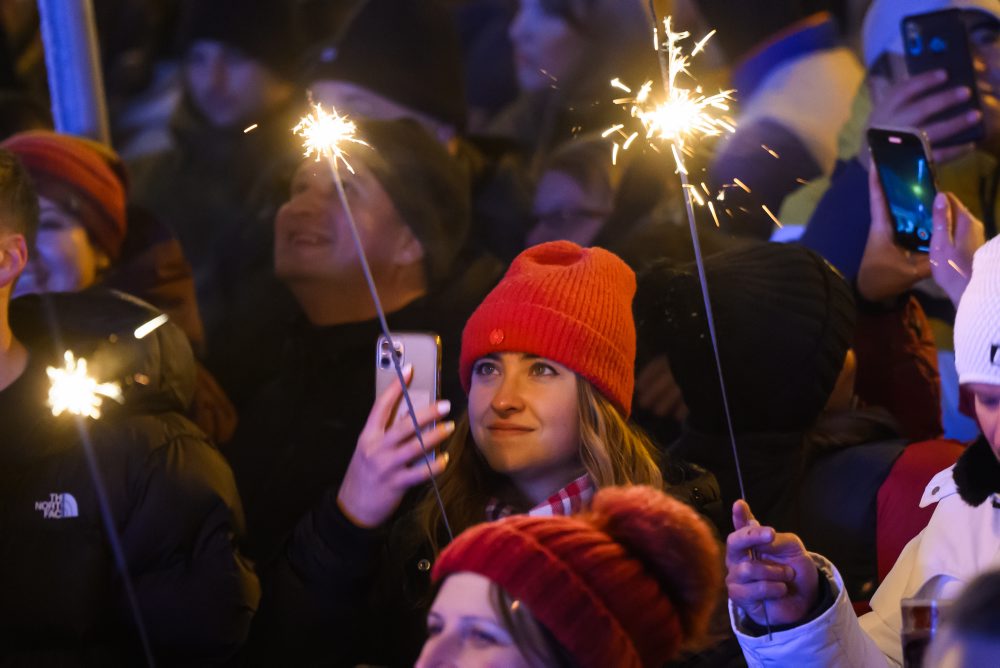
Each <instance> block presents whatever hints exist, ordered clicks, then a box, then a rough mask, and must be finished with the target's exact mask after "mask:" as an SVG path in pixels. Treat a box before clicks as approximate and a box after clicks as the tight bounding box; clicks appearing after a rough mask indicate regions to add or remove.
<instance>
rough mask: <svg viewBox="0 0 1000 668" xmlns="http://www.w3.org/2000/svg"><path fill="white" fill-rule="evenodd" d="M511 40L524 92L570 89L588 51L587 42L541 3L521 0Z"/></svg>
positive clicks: (519, 82)
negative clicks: (556, 88)
mask: <svg viewBox="0 0 1000 668" xmlns="http://www.w3.org/2000/svg"><path fill="white" fill-rule="evenodd" d="M510 39H511V41H512V42H513V44H514V66H515V69H516V71H517V81H518V84H519V85H520V87H521V89H522V90H525V91H537V90H543V89H545V88H549V87H552V86H556V87H562V88H566V87H568V86H569V85H570V82H571V80H572V79H573V77H574V76H575V75H576V74H577V72H578V69H579V66H580V64H581V63H582V61H583V60H584V58H585V56H586V54H587V51H588V41H587V39H586V38H585V37H584V36H583V35H582V34H581V33H580V32H579V31H578V30H577V29H576V28H574V27H573V26H572V25H571V24H570V23H569V21H568V20H567V19H566V18H564V17H561V16H558V15H556V14H553V13H550V12H549V11H548V10H546V9H545V7H544V6H543V5H542V2H541V0H520V2H519V4H518V11H517V14H516V15H515V16H514V21H513V22H512V23H511V25H510Z"/></svg>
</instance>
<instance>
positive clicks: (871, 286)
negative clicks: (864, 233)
mask: <svg viewBox="0 0 1000 668" xmlns="http://www.w3.org/2000/svg"><path fill="white" fill-rule="evenodd" d="M868 194H869V196H870V198H871V221H872V222H871V227H869V228H868V241H867V242H866V243H865V253H864V255H863V256H862V258H861V267H860V268H859V269H858V292H860V293H861V296H862V297H864V298H865V299H867V300H868V301H871V302H880V301H884V300H886V299H893V298H896V297H898V296H900V295H901V294H903V293H904V292H906V291H907V290H909V289H910V288H912V287H913V286H914V285H915V284H916V283H917V282H919V281H921V280H923V279H925V278H927V277H928V276H930V275H931V263H930V259H929V258H928V257H927V255H925V254H923V253H911V252H909V251H907V250H906V249H904V248H901V247H900V246H898V245H897V244H896V242H895V235H894V233H893V227H894V225H893V222H892V216H891V214H890V213H889V206H888V204H887V203H886V201H885V195H884V194H883V193H882V187H881V185H879V180H878V171H877V170H876V169H875V166H874V165H871V166H870V168H869V170H868Z"/></svg>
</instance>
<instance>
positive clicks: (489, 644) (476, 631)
mask: <svg viewBox="0 0 1000 668" xmlns="http://www.w3.org/2000/svg"><path fill="white" fill-rule="evenodd" d="M416 665H417V668H437V667H439V666H477V667H478V668H534V667H533V666H532V664H531V663H529V662H528V661H527V660H526V659H525V658H524V657H523V656H522V655H521V652H520V650H518V648H517V645H516V644H514V640H513V638H512V637H511V634H510V632H509V631H508V630H507V629H506V627H505V626H504V624H503V622H502V620H501V619H500V616H499V615H498V614H497V612H496V610H494V609H493V605H492V603H491V583H490V581H489V580H488V579H486V578H485V577H483V576H482V575H477V574H475V573H457V574H455V575H452V576H450V577H449V578H448V579H447V580H445V581H444V584H443V585H441V590H440V591H439V592H438V595H437V598H435V599H434V605H433V606H431V611H430V613H429V614H428V616H427V642H426V643H424V649H423V651H422V652H421V653H420V658H419V659H418V660H417V664H416Z"/></svg>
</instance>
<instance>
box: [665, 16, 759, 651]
mask: <svg viewBox="0 0 1000 668" xmlns="http://www.w3.org/2000/svg"><path fill="white" fill-rule="evenodd" d="M649 11H650V13H651V14H652V16H653V25H654V26H655V25H656V23H657V21H658V20H659V19H658V18H657V14H656V6H655V2H654V0H649ZM664 28H665V30H666V33H667V35H666V36H667V42H666V50H664V45H663V44H659V40H658V39H657V40H656V46H657V49H656V55H657V59H658V61H659V63H660V75H661V76H662V77H663V89H664V93H666V94H667V95H668V97H669V95H670V92H671V87H672V86H673V84H674V78H675V76H676V75H677V73H678V72H677V71H676V70H675V67H674V65H675V62H676V59H677V58H678V57H679V54H678V53H677V52H675V48H676V47H675V42H676V40H677V37H676V35H675V34H674V33H673V32H672V31H671V30H670V19H669V18H668V19H666V21H665V22H664ZM654 29H655V28H654ZM709 37H711V33H710V34H709V35H708V36H707V37H705V38H704V39H702V40H701V41H700V42H699V43H698V44H697V46H696V47H695V50H694V53H697V52H698V51H700V50H701V49H703V48H704V47H705V43H706V42H707V41H708V38H709ZM682 68H683V67H682ZM679 143H680V140H678V139H676V138H675V139H673V140H672V142H671V147H672V148H677V145H678V144H679ZM681 148H683V147H681ZM681 153H682V151H678V150H675V151H674V155H675V157H676V159H677V171H678V173H679V175H680V179H681V193H682V196H683V198H684V206H685V209H686V211H687V218H688V226H689V227H690V229H691V245H692V246H693V248H694V260H695V265H696V266H697V268H698V282H699V283H700V284H701V296H702V300H703V301H704V304H705V321H706V322H707V324H708V336H709V339H710V340H711V342H712V353H713V355H714V356H715V369H716V371H717V372H718V377H719V392H720V394H721V395H722V408H723V412H724V413H725V415H726V430H727V432H728V434H729V444H730V446H731V447H732V451H733V462H734V464H735V465H736V480H737V482H738V483H739V486H740V497H742V498H743V499H746V496H747V494H746V487H745V486H744V484H743V468H742V466H741V465H740V453H739V449H738V448H737V447H736V432H735V430H734V429H733V418H732V412H731V411H730V409H729V393H728V392H727V391H726V380H725V374H723V372H722V357H721V356H720V355H719V340H718V337H717V336H716V332H715V313H714V311H713V310H712V301H711V299H710V298H709V292H708V278H707V276H706V275H705V259H704V256H703V255H702V253H701V241H700V239H699V236H698V225H697V223H696V218H695V213H694V204H693V202H692V193H691V184H690V183H689V182H688V171H687V169H685V167H684V163H683V158H682V157H681ZM750 557H751V559H757V560H758V561H759V560H760V555H759V554H757V551H756V550H752V551H751V554H750ZM761 608H762V610H763V611H764V623H765V625H766V626H767V638H768V640H771V639H772V638H773V635H772V632H771V620H770V618H769V616H768V614H767V602H766V601H762V602H761Z"/></svg>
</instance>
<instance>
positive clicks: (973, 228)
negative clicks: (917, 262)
mask: <svg viewBox="0 0 1000 668" xmlns="http://www.w3.org/2000/svg"><path fill="white" fill-rule="evenodd" d="M985 243H986V231H985V229H984V228H983V224H982V223H981V222H980V221H979V220H978V219H977V218H976V217H974V216H973V215H972V214H971V213H969V210H968V209H966V208H965V206H964V205H963V204H962V203H961V202H959V201H958V198H957V197H955V196H954V195H952V194H951V193H938V196H937V198H936V199H935V200H934V235H933V236H932V237H931V255H930V260H931V272H932V273H933V275H934V280H935V281H936V282H937V284H938V285H940V286H941V288H942V289H943V290H944V291H945V292H946V293H948V297H949V298H950V299H951V301H952V303H953V304H954V305H955V306H956V307H957V306H958V301H959V299H961V298H962V293H963V292H965V286H967V285H968V284H969V279H970V278H971V277H972V256H973V255H975V253H976V251H977V250H979V248H980V247H981V246H982V245H983V244H985Z"/></svg>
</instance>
